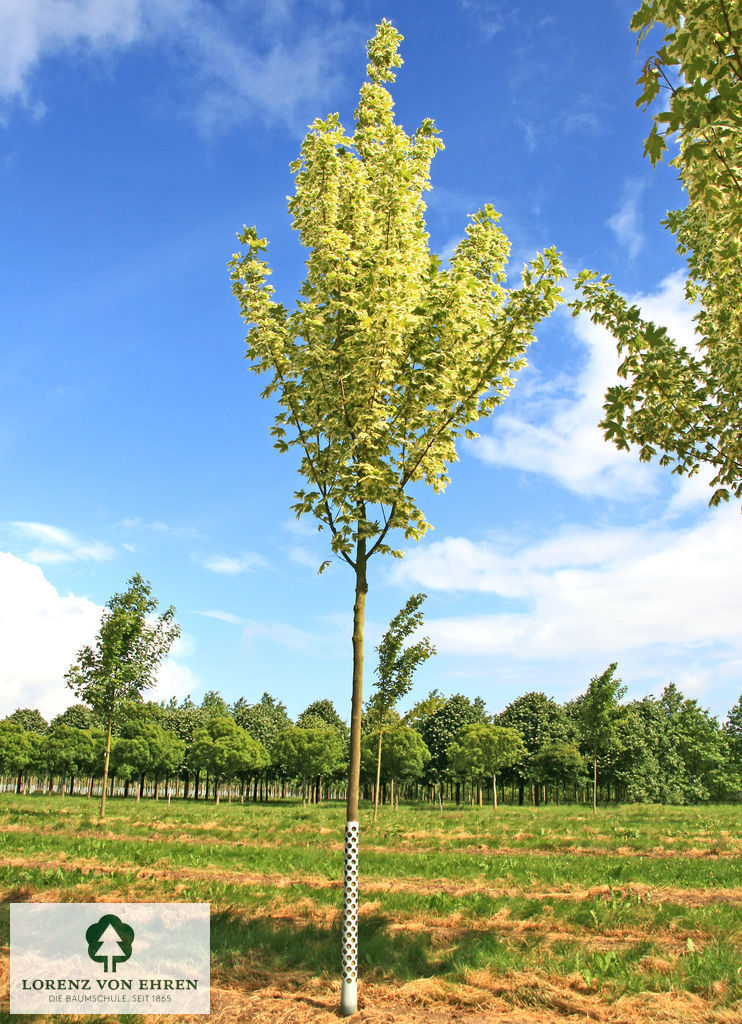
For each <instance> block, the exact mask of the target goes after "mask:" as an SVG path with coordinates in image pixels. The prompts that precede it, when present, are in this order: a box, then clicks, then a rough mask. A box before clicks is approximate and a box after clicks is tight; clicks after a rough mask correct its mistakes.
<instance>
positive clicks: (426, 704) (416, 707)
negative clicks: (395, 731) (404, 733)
mask: <svg viewBox="0 0 742 1024" xmlns="http://www.w3.org/2000/svg"><path fill="white" fill-rule="evenodd" d="M445 703H446V698H445V697H444V696H443V694H442V693H441V692H440V690H437V689H436V690H431V691H430V693H429V694H428V696H427V697H424V698H423V700H419V701H418V702H417V704H413V705H412V707H411V708H410V710H409V711H407V712H406V713H405V715H404V717H403V719H402V721H403V722H404V724H405V725H409V727H410V728H411V729H417V731H418V732H420V731H421V730H422V726H423V723H424V722H427V720H428V719H429V718H430V716H431V715H434V714H435V712H436V711H440V709H441V708H442V707H443V705H444V704H445Z"/></svg>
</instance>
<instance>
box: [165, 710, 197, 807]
mask: <svg viewBox="0 0 742 1024" xmlns="http://www.w3.org/2000/svg"><path fill="white" fill-rule="evenodd" d="M163 724H164V725H165V727H166V728H167V729H170V730H171V731H172V732H174V733H175V734H176V736H177V737H178V738H179V739H180V740H182V741H183V744H184V751H183V762H182V770H183V774H184V776H185V783H184V789H183V799H184V800H187V799H188V784H189V781H190V772H191V770H192V769H194V768H195V771H196V786H195V796H196V799H198V768H196V767H195V766H194V765H193V764H192V762H191V750H192V748H193V737H194V734H195V732H196V730H197V729H200V728H202V726H203V724H204V712H203V709H202V708H200V707H197V706H196V704H194V703H193V701H192V700H191V696H190V694H188V696H187V697H185V699H184V700H182V701H181V702H180V704H178V702H177V700H176V699H175V697H172V698H171V699H170V700H169V701H168V703H167V704H165V705H163Z"/></svg>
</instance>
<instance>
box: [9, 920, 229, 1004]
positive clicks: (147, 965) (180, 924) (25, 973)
mask: <svg viewBox="0 0 742 1024" xmlns="http://www.w3.org/2000/svg"><path fill="white" fill-rule="evenodd" d="M209 910H210V908H209V904H208V903H11V905H10V1012H11V1013H55V1014H58V1013H95V1014H101V1013H106V1012H109V1013H140V1014H141V1013H208V1012H209V1001H210V992H209V986H210V966H209V953H210V937H209Z"/></svg>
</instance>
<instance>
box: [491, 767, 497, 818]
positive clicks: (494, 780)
mask: <svg viewBox="0 0 742 1024" xmlns="http://www.w3.org/2000/svg"><path fill="white" fill-rule="evenodd" d="M492 810H493V811H496V810H497V772H492Z"/></svg>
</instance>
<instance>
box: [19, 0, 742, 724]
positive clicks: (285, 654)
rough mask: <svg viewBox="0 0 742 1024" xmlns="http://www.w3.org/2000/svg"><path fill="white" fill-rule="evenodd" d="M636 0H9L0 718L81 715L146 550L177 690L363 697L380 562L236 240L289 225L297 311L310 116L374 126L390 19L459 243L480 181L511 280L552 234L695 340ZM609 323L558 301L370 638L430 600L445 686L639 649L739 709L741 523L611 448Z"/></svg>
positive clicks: (439, 680) (651, 666) (673, 191)
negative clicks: (291, 382) (326, 503)
mask: <svg viewBox="0 0 742 1024" xmlns="http://www.w3.org/2000/svg"><path fill="white" fill-rule="evenodd" d="M634 6H635V3H634V0H629V2H624V0H610V2H609V0H607V2H605V3H602V4H588V3H585V2H584V0H566V2H564V3H562V4H559V5H556V6H555V5H554V4H552V3H545V2H543V3H542V2H538V0H533V2H530V3H528V4H521V5H513V4H505V3H499V2H491V3H487V2H478V0H456V2H454V0H451V2H448V3H442V2H440V3H431V2H430V0H428V2H426V3H419V2H416V0H405V2H401V0H391V2H390V0H386V2H381V0H378V2H377V0H356V2H354V3H350V2H343V0H321V2H320V0H316V2H312V0H303V2H302V0H270V2H269V0H265V2H262V3H261V2H257V0H255V2H253V0H218V2H216V0H214V2H210V0H34V2H30V0H5V2H4V4H3V5H2V8H0V181H1V183H2V184H1V187H0V217H1V218H2V243H1V244H0V260H2V267H1V268H0V281H1V282H2V286H1V287H2V296H3V298H2V310H3V316H2V322H1V323H0V339H1V346H2V360H1V361H0V402H1V403H2V410H3V414H2V416H1V417H0V473H1V474H2V480H3V487H2V489H1V490H0V652H1V653H0V713H7V712H8V711H11V710H13V708H15V707H18V706H28V705H31V706H38V707H40V708H41V709H42V711H43V712H44V713H45V714H46V715H52V714H54V713H56V712H58V711H60V710H62V709H63V708H64V707H65V706H66V705H67V704H68V703H70V702H71V700H72V699H73V698H72V695H71V693H70V691H68V690H66V689H65V686H64V682H63V676H64V673H65V671H66V669H67V668H68V667H69V665H70V663H71V662H72V661H73V660H74V658H75V654H76V651H77V650H78V649H79V647H80V646H81V645H82V644H84V643H87V642H90V641H91V640H92V638H93V636H94V635H95V632H96V629H97V626H98V623H99V618H100V612H101V608H102V606H103V605H104V603H105V601H106V600H107V599H108V598H109V597H110V595H111V594H112V593H114V592H115V591H117V590H122V589H124V588H125V585H126V581H127V580H128V579H129V578H130V577H131V576H132V575H133V574H134V573H135V572H140V573H142V575H144V576H145V577H146V578H148V579H150V580H151V582H152V585H153V590H154V593H155V594H156V596H157V597H158V598H159V600H160V602H161V605H162V606H167V605H169V604H174V605H175V607H176V609H177V613H178V619H179V622H180V623H181V626H182V630H183V637H182V639H181V641H180V642H179V644H178V647H177V649H176V650H175V651H174V652H173V656H172V657H171V658H170V659H169V660H168V662H167V664H166V665H165V666H164V668H163V669H162V671H161V675H160V680H159V682H158V687H157V689H156V691H155V692H154V696H155V697H156V698H158V699H159V698H161V697H169V696H171V695H176V696H178V697H182V696H184V695H185V694H186V693H191V694H192V696H193V697H194V699H196V700H199V699H200V698H201V696H202V695H203V693H204V692H205V691H206V690H208V689H216V690H219V691H221V693H222V694H223V695H224V697H225V698H226V699H228V700H235V699H237V698H238V697H239V696H245V697H246V698H247V699H248V700H257V699H259V697H260V695H261V694H262V692H263V691H264V690H268V691H270V692H271V693H272V694H273V695H274V696H276V697H278V698H280V699H281V700H283V701H284V703H285V704H286V705H287V707H288V709H289V712H290V713H291V714H293V715H296V714H298V713H299V712H300V711H301V710H302V708H303V707H305V706H306V705H307V704H308V703H309V702H310V701H311V700H313V699H315V698H318V697H330V698H331V699H333V700H334V701H335V703H336V706H337V707H338V709H339V711H340V712H341V714H342V715H343V716H345V717H347V715H348V713H349V706H350V668H351V647H350V633H351V612H352V601H353V594H352V591H353V577H352V573H351V572H350V570H349V569H348V567H347V566H346V565H344V564H342V563H335V564H333V565H332V566H331V567H330V569H328V571H327V572H326V573H325V574H324V575H323V576H321V577H318V576H317V568H318V566H319V564H320V563H321V562H322V561H323V560H324V558H325V557H326V556H327V546H326V541H325V535H324V534H320V535H318V534H317V532H316V529H315V527H314V525H313V524H312V522H311V521H306V520H301V521H299V522H297V521H296V520H295V519H294V518H293V515H292V513H291V512H290V510H289V507H290V505H291V503H292V501H293V497H292V496H293V491H294V490H295V489H296V488H297V487H299V486H301V480H300V478H299V477H298V476H297V473H296V462H295V461H294V457H293V455H288V456H281V455H279V454H278V453H277V452H276V451H274V450H273V448H272V446H271V441H270V438H269V434H268V431H269V428H270V426H271V424H272V421H273V415H274V409H273V407H272V406H271V405H270V404H269V403H267V402H263V401H261V400H260V398H259V391H260V388H261V383H260V381H259V380H258V379H257V378H255V377H254V376H253V375H252V374H250V373H249V372H248V368H247V364H246V363H245V361H244V358H243V357H244V351H245V346H244V334H245V330H244V328H243V325H242V324H241V321H240V318H239V312H238V308H237V303H236V301H235V300H234V298H233V297H232V295H231V292H230V285H229V278H228V272H227V270H226V262H227V260H228V259H229V257H230V255H231V254H232V252H233V251H234V248H235V246H236V240H235V233H236V232H237V231H238V230H239V229H240V228H241V227H242V225H243V224H244V223H246V224H248V225H250V224H255V225H257V227H258V230H259V232H260V233H261V234H262V235H265V236H267V237H268V239H269V241H270V246H271V247H270V262H271V265H272V267H273V271H274V274H273V284H274V285H275V287H276V289H277V293H278V297H279V298H280V299H281V300H282V301H284V302H285V303H286V304H291V303H292V301H293V299H294V297H295V295H296V291H297V288H298V285H299V282H300V281H301V277H302V271H303V257H302V253H301V251H300V249H299V246H298V243H297V240H296V238H295V237H294V235H293V233H292V230H291V227H290V223H289V218H288V215H287V213H286V203H285V197H286V195H287V194H289V193H290V192H291V190H292V178H291V175H290V173H289V170H288V165H289V163H290V162H291V160H293V159H294V158H295V157H296V155H297V153H298V148H299V145H300V142H301V139H302V137H303V135H304V133H305V131H306V126H307V125H308V124H309V123H310V122H311V121H312V120H313V119H314V118H315V117H317V116H325V115H326V114H327V113H329V112H331V111H336V110H337V111H339V112H340V115H341V119H342V120H343V122H344V123H345V125H346V127H350V126H351V125H352V112H353V109H354V107H355V103H356V99H357V94H358V89H359V87H360V85H361V82H362V81H363V76H364V73H365V63H366V60H365V51H364V46H365V42H366V40H367V39H368V38H369V37H370V36H372V35H373V33H374V27H375V25H376V24H377V23H378V22H379V21H380V20H381V19H382V18H384V17H386V18H388V19H390V20H391V21H392V22H393V23H394V25H395V26H396V27H397V28H398V29H399V31H401V32H402V34H403V35H404V37H405V41H404V43H403V44H402V56H403V57H404V60H405V64H404V67H403V68H402V69H401V71H400V72H399V74H398V77H397V82H396V84H395V86H394V88H393V93H394V98H395V102H396V111H397V117H398V119H399V120H400V121H401V123H402V124H403V125H404V126H405V127H406V128H407V130H408V131H410V130H414V128H415V127H416V126H417V125H418V124H419V122H420V121H421V120H422V119H423V118H424V117H432V118H433V119H434V120H435V121H436V123H437V125H438V127H439V129H440V131H441V133H442V138H443V141H444V143H445V146H446V149H445V151H444V152H443V153H442V154H440V155H439V156H438V157H437V158H436V160H435V162H434V164H433V173H432V181H433V191H432V192H431V193H429V196H428V199H429V209H428V215H427V220H428V227H429V231H430V236H431V246H432V248H433V249H434V250H435V251H437V252H439V253H441V254H442V255H443V256H444V257H445V255H446V254H449V253H450V252H451V251H452V248H453V246H454V244H455V242H456V241H457V240H458V238H459V237H460V236H461V235H462V233H463V231H464V228H465V225H466V223H467V216H468V215H469V214H471V213H473V212H474V211H475V210H476V209H477V208H478V207H479V206H481V205H482V204H483V203H485V202H491V203H492V204H493V205H494V206H495V207H496V208H497V209H498V210H500V211H501V213H502V222H501V223H502V226H503V228H504V230H505V231H506V233H507V234H508V235H509V237H510V238H511V241H512V244H513V252H512V261H511V267H512V270H513V273H514V275H516V276H515V278H514V279H515V280H517V271H518V269H519V267H520V266H521V265H522V263H523V262H524V260H526V259H528V258H529V257H530V256H532V255H533V254H534V253H535V252H536V251H537V250H538V249H540V248H543V247H546V246H550V245H555V246H556V247H557V248H558V249H559V250H560V251H561V252H562V253H563V259H564V261H565V264H566V265H567V267H568V268H569V269H570V271H572V272H577V271H578V270H580V269H582V268H583V267H586V266H588V267H593V268H595V269H598V270H600V271H601V272H608V273H611V274H612V275H613V276H614V278H615V280H616V282H617V284H618V286H619V287H620V288H621V290H622V291H624V292H625V293H626V294H627V295H629V296H631V297H632V298H634V299H635V300H638V301H639V302H640V304H641V305H642V307H643V309H644V310H645V311H646V313H647V314H648V315H650V316H654V317H655V318H656V319H658V320H660V321H662V322H663V323H666V324H668V326H670V327H672V329H673V331H674V333H675V334H676V335H677V336H678V337H681V338H684V339H687V340H691V339H692V322H691V315H692V311H691V310H689V309H688V307H687V306H686V304H685V302H684V300H683V296H682V280H683V278H682V264H681V262H680V259H679V257H677V256H676V255H675V252H674V247H673V243H672V238H671V237H670V236H669V235H668V233H667V232H665V231H663V229H662V228H661V227H660V226H659V221H660V220H661V218H662V217H663V216H664V214H665V212H666V210H668V209H671V208H674V207H676V206H678V205H681V204H682V196H681V194H680V191H679V187H678V185H677V182H676V180H675V175H674V172H673V171H672V169H669V168H666V167H663V168H660V169H659V170H658V171H656V172H654V171H652V169H651V167H650V165H649V163H648V162H647V161H646V160H644V159H643V158H642V141H643V139H644V137H645V135H646V134H647V133H648V126H649V121H648V116H647V115H646V114H645V113H643V112H641V111H638V110H636V109H635V106H634V101H635V98H636V92H637V90H636V86H635V81H636V78H637V77H638V75H639V72H640V68H641V64H642V62H643V60H644V59H645V58H646V55H647V54H646V53H643V52H640V53H637V52H636V40H635V38H634V36H633V34H632V33H631V32H630V31H629V29H628V23H629V20H630V16H631V12H632V10H633V8H634ZM616 365H617V358H616V354H615V346H614V344H613V343H612V341H611V340H610V339H609V338H607V337H606V336H605V335H604V334H603V333H602V332H601V331H599V330H598V329H596V328H594V327H592V326H591V325H590V324H589V323H588V322H583V321H579V320H572V319H571V318H570V316H569V314H568V313H566V312H564V311H562V312H559V313H557V314H556V315H554V316H553V317H552V319H551V320H550V321H549V322H548V323H547V324H545V325H544V326H543V327H542V329H541V330H540V332H539V341H538V343H537V344H536V345H535V346H534V347H533V348H532V349H531V351H530V355H529V366H528V368H527V369H526V370H525V371H524V372H523V374H522V375H521V378H520V380H519V382H518V384H517V386H516V388H515V390H514V392H513V393H512V395H511V397H510V398H509V399H508V401H507V402H506V404H505V405H504V406H503V407H502V408H501V409H500V410H499V411H498V412H497V413H496V415H495V416H494V417H493V418H492V419H491V420H489V421H486V422H485V423H484V424H483V425H482V428H481V434H482V437H481V439H480V440H479V441H475V442H468V443H466V444H464V445H462V446H461V449H460V461H459V462H458V463H457V464H455V465H454V467H453V470H452V483H451V485H450V486H449V488H448V490H447V491H446V493H445V494H444V495H442V496H434V495H433V494H432V493H430V494H426V495H423V496H422V498H421V504H422V506H423V508H424V509H425V511H426V513H427V515H428V518H429V519H430V521H431V522H432V523H433V525H434V527H435V530H434V531H432V532H431V533H429V534H428V535H427V537H426V538H425V539H424V540H423V541H422V542H420V543H419V544H417V545H414V544H412V545H409V546H408V547H407V549H406V552H407V553H406V557H405V558H404V560H403V561H401V562H396V561H392V560H389V559H387V560H384V559H381V558H375V559H374V561H372V563H371V568H370V590H369V596H368V603H367V615H368V621H367V644H366V665H367V675H366V679H367V684H366V685H367V692H368V688H369V686H370V684H371V681H372V670H373V667H374V664H375V655H374V650H373V648H374V645H375V644H376V643H377V642H378V639H379V637H380V635H381V632H382V631H383V630H384V628H385V626H386V624H387V623H388V621H389V619H390V618H391V616H392V615H394V614H395V612H396V611H397V610H398V609H399V608H400V607H401V605H402V604H404V602H405V601H406V599H407V597H408V596H409V594H410V593H412V592H415V591H418V590H424V591H425V592H426V593H427V594H428V600H427V602H426V605H425V610H426V632H427V633H428V634H429V635H430V636H431V638H432V639H433V641H434V643H435V644H436V646H437V648H438V652H439V653H438V656H437V657H436V658H434V659H431V661H429V662H428V663H427V664H426V665H425V666H424V667H423V668H422V669H421V670H420V671H419V673H418V676H417V677H416V685H415V689H414V691H413V694H412V695H411V696H410V698H409V700H408V702H407V703H408V704H409V703H410V702H411V701H413V700H414V699H418V698H421V697H423V696H424V695H425V694H426V693H427V692H428V690H430V689H431V688H433V687H438V688H439V689H440V690H442V691H443V692H444V693H452V692H462V693H465V694H468V695H469V696H472V697H473V696H476V695H481V696H483V697H484V698H485V700H486V701H487V704H488V706H489V708H490V710H491V711H493V712H495V711H498V710H501V709H502V708H503V707H504V706H505V704H507V703H508V701H510V700H512V699H513V698H514V697H515V696H517V695H518V694H520V693H522V692H524V691H525V690H528V689H537V690H543V691H545V692H547V693H548V694H549V695H551V696H553V697H554V698H556V699H557V700H560V701H562V700H566V699H569V698H571V697H573V696H575V695H577V694H578V693H579V692H581V691H582V690H584V688H585V686H586V684H587V682H588V680H589V678H590V677H591V676H592V675H594V674H596V673H598V672H601V671H602V670H603V669H604V668H605V667H606V666H607V665H608V664H609V663H610V662H611V661H618V674H619V675H620V676H621V677H622V679H623V681H624V683H625V684H626V685H627V687H628V692H629V696H630V697H640V696H643V695H644V694H646V693H654V694H655V695H656V694H659V692H660V691H661V689H662V687H663V686H664V685H665V684H666V683H667V682H669V681H671V680H672V681H674V682H675V683H677V685H678V686H680V688H681V689H682V690H683V691H684V692H685V693H686V694H687V695H688V696H693V697H696V698H698V699H699V701H700V702H701V703H702V704H703V705H704V706H706V707H709V708H710V709H711V711H712V712H713V713H715V714H717V715H719V716H720V717H721V716H723V715H724V714H725V712H726V711H727V710H728V709H729V708H730V707H731V706H732V704H733V703H734V702H735V701H736V700H737V698H738V697H739V695H740V691H742V635H741V634H740V630H739V623H740V621H742V583H741V582H740V578H741V574H740V573H739V564H740V556H741V555H742V522H741V521H740V515H739V506H738V505H737V506H734V505H732V506H726V507H722V508H719V509H715V510H711V509H709V508H708V507H707V501H708V497H709V494H710V491H709V489H708V485H707V482H706V481H705V480H704V479H703V478H702V477H696V478H694V479H692V480H687V479H681V478H678V477H677V476H672V475H670V473H669V470H667V469H661V468H659V467H657V466H647V465H642V464H639V462H638V461H637V459H636V457H635V456H634V455H633V454H624V453H618V452H616V451H615V450H614V449H613V448H612V447H610V446H608V445H607V444H605V443H604V442H603V440H602V437H601V434H600V431H599V430H598V429H597V426H596V424H597V422H598V421H599V419H600V416H601V404H602V394H603V392H604V390H605V388H606V387H607V386H608V385H609V384H610V383H612V381H613V380H614V379H615V369H616Z"/></svg>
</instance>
